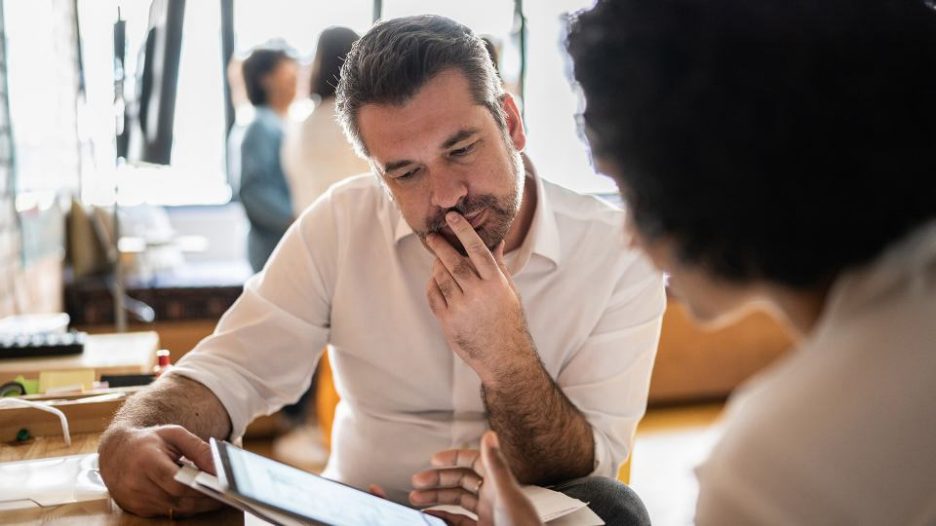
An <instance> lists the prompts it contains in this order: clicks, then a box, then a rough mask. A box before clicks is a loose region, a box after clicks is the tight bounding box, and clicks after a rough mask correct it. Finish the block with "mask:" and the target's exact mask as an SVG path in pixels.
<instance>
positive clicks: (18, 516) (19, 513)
mask: <svg viewBox="0 0 936 526" xmlns="http://www.w3.org/2000/svg"><path fill="white" fill-rule="evenodd" d="M100 436H101V435H100V433H87V434H80V435H73V436H72V445H71V447H68V446H66V445H65V443H64V442H63V441H62V440H61V438H54V437H38V438H35V439H33V440H31V441H29V442H26V443H23V444H16V445H10V444H0V462H13V461H17V460H31V459H39V458H48V457H59V456H64V455H79V454H82V453H94V452H96V451H97V446H98V439H99V438H100ZM0 468H2V464H0ZM0 524H23V525H25V524H55V525H75V526H98V525H118V524H119V525H139V526H156V525H166V524H182V525H186V526H187V525H192V526H201V525H213V524H225V525H227V524H231V525H235V526H241V525H243V524H244V514H243V512H240V511H237V510H235V509H233V508H224V509H221V510H218V511H215V512H211V513H205V514H202V515H197V516H195V517H191V518H188V519H184V520H179V521H171V520H169V519H168V518H166V519H144V518H141V517H137V516H135V515H131V514H129V513H126V512H124V511H123V510H121V509H120V507H119V506H117V504H116V503H115V502H114V501H113V500H111V499H108V500H99V501H95V502H80V503H75V504H64V505H62V506H55V507H51V508H45V509H42V510H16V511H0Z"/></svg>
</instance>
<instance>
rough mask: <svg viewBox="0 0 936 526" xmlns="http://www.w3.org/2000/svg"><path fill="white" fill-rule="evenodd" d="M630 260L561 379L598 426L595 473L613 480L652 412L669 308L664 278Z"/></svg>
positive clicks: (641, 261) (640, 259) (645, 264)
mask: <svg viewBox="0 0 936 526" xmlns="http://www.w3.org/2000/svg"><path fill="white" fill-rule="evenodd" d="M630 260H631V263H630V264H629V265H627V266H626V267H625V269H624V271H623V272H622V273H621V274H620V276H619V277H618V280H617V282H616V284H615V287H614V291H613V293H612V294H611V296H610V299H609V302H608V306H607V308H606V309H605V310H604V312H603V313H602V315H601V318H600V319H599V321H598V323H597V325H596V326H595V328H594V330H593V331H592V333H591V334H590V335H589V336H588V338H587V339H586V341H585V343H584V344H583V345H582V346H581V347H580V348H579V349H578V350H577V351H576V352H575V354H574V355H573V357H572V358H571V359H570V360H569V361H568V363H566V364H565V365H564V367H563V368H562V370H561V371H560V373H559V376H558V378H557V383H558V385H559V386H560V387H561V388H562V390H563V392H565V394H566V396H568V398H569V400H570V401H572V403H574V404H575V406H576V407H577V408H578V409H579V411H581V412H582V414H583V415H584V416H585V418H586V419H587V420H588V422H589V424H591V426H592V432H593V434H594V440H595V466H594V471H593V473H592V474H593V475H601V476H606V477H611V478H615V477H616V475H617V470H618V467H619V466H620V464H621V463H622V462H624V461H625V460H627V457H628V456H629V455H630V452H631V445H632V442H633V438H634V433H635V431H636V429H637V424H638V422H640V419H641V418H642V417H643V415H644V412H645V411H646V407H647V395H648V390H649V387H650V374H651V371H652V369H653V361H654V359H655V357H656V351H657V345H658V343H659V340H660V327H661V324H662V321H663V312H664V310H665V309H666V293H665V291H664V287H663V277H662V275H661V274H659V273H658V272H657V271H655V270H654V269H653V268H652V266H651V265H650V263H649V262H648V261H647V260H646V259H645V258H643V257H638V256H636V255H635V256H634V257H632V258H630Z"/></svg>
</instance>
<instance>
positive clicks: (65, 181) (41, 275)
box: [0, 0, 80, 316]
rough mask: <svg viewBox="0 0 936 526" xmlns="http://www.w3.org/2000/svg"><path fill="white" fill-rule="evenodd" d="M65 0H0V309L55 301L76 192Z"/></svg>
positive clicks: (70, 20)
mask: <svg viewBox="0 0 936 526" xmlns="http://www.w3.org/2000/svg"><path fill="white" fill-rule="evenodd" d="M76 27H77V20H76V14H75V4H74V1H73V0H36V1H30V2H9V1H2V3H0V316H6V315H10V314H22V313H35V312H56V311H60V310H62V266H63V261H64V255H65V235H64V221H65V218H64V213H63V208H64V207H63V206H62V205H63V204H64V203H66V202H67V200H68V198H69V197H70V196H71V195H74V194H75V193H77V191H78V186H79V179H80V175H79V172H80V162H79V159H80V156H79V141H78V132H77V127H76V122H77V120H76V119H77V101H78V94H79V68H78V44H77V42H78V40H77V35H76V32H75V28H76Z"/></svg>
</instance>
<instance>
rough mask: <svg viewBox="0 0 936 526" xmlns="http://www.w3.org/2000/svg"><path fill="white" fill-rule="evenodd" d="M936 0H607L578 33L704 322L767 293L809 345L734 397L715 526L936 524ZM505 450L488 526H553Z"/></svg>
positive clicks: (658, 251)
mask: <svg viewBox="0 0 936 526" xmlns="http://www.w3.org/2000/svg"><path fill="white" fill-rule="evenodd" d="M932 7H933V5H932V2H929V3H924V2H921V1H916V0H881V1H877V2H852V1H847V0H826V1H824V2H812V1H789V0H761V1H758V2H750V1H748V0H717V1H713V2H697V1H694V0H667V1H657V2H646V1H641V0H599V1H598V2H597V3H596V5H595V6H594V7H593V8H592V9H591V10H589V11H587V12H585V13H582V14H581V15H580V16H579V17H578V18H577V19H576V21H575V22H574V23H573V24H572V27H571V30H570V32H569V41H568V49H569V52H570V54H571V56H572V58H573V61H574V63H575V68H574V71H575V78H576V80H577V81H578V82H579V84H580V85H581V88H582V92H583V93H584V95H585V98H586V101H587V104H586V109H585V113H584V122H585V124H586V126H587V133H588V137H589V143H590V145H591V147H592V152H593V155H594V156H595V159H596V161H597V164H598V165H599V166H600V167H601V169H602V171H603V172H604V173H607V174H610V175H612V176H613V177H614V178H615V179H616V180H617V182H618V184H619V187H620V189H621V192H622V195H624V196H625V197H626V198H627V200H628V203H629V205H631V206H629V207H628V210H629V212H630V217H631V219H632V221H630V222H629V224H630V226H631V227H632V229H633V232H634V235H633V236H632V238H633V239H634V240H635V243H636V244H637V245H638V246H639V247H640V248H641V249H642V250H644V251H645V252H646V253H647V254H648V255H649V256H650V258H651V259H652V260H653V262H654V264H655V265H657V266H658V267H659V268H661V269H664V270H665V271H666V272H667V273H668V274H669V276H670V283H669V285H670V287H671V289H672V290H673V292H674V293H675V294H677V295H679V296H680V297H681V299H682V300H683V301H684V303H685V304H686V305H687V307H688V308H689V310H690V311H691V312H692V313H693V315H694V316H695V317H696V318H698V319H700V320H703V321H708V322H717V321H719V320H721V319H723V318H725V317H730V316H732V315H734V314H736V313H738V312H741V311H743V310H744V309H745V308H746V307H749V306H751V305H752V304H758V303H759V304H761V305H766V306H768V307H769V308H770V309H771V311H772V312H773V313H775V315H776V316H777V317H778V318H779V319H780V320H781V321H782V322H784V323H785V324H786V325H787V327H788V328H789V329H790V331H791V333H792V334H793V335H795V336H796V337H797V339H798V340H799V341H798V342H797V348H796V349H793V350H792V351H791V352H790V353H789V354H787V355H786V356H785V357H784V358H783V359H782V360H779V361H778V362H777V363H775V364H774V365H773V366H771V367H770V368H769V369H768V370H765V371H763V372H762V373H760V374H758V375H757V377H755V378H752V379H751V380H750V381H749V382H748V383H747V384H745V385H744V386H743V387H742V388H739V389H738V390H737V391H736V392H735V393H734V394H733V395H732V400H731V402H730V404H729V407H728V410H727V411H726V418H725V421H724V422H723V425H722V426H721V427H722V429H723V433H722V435H721V439H720V441H719V443H718V444H717V445H715V447H714V448H713V450H712V452H711V454H710V456H709V458H708V459H707V460H706V461H705V462H704V463H703V464H701V465H700V466H699V467H698V469H697V470H696V474H697V477H698V482H699V492H698V502H697V506H696V515H695V519H694V521H693V522H694V523H695V524H699V525H702V526H705V525H710V524H711V525H724V524H731V525H734V524H849V525H863V524H869V525H877V524H936V505H934V502H936V501H934V495H936V477H934V475H933V474H934V472H936V456H934V455H933V454H932V453H931V451H932V447H933V444H936V411H934V410H933V401H934V400H936V382H934V381H933V378H934V377H936V352H934V351H936V326H934V324H933V321H934V320H936V177H934V174H936V156H934V155H933V145H934V144H936V97H933V94H934V93H936V76H934V75H932V74H926V73H924V72H927V71H931V70H932V68H933V64H934V63H936V13H934V12H933V10H932ZM609 250H614V249H613V248H609ZM497 442H498V440H497V437H495V436H494V435H493V434H487V435H486V436H485V437H484V440H483V443H482V446H483V447H482V451H483V454H482V455H481V460H480V461H476V460H475V459H476V458H477V454H475V456H474V458H472V459H471V460H472V464H473V466H474V467H475V468H476V470H477V471H480V472H482V473H483V475H484V477H485V483H484V487H483V491H482V493H481V498H480V504H479V505H478V508H477V509H478V511H479V514H480V521H479V522H480V523H481V524H492V523H493V524H497V525H498V526H518V525H528V524H539V521H538V519H537V517H536V514H535V512H533V510H532V509H531V507H530V505H529V502H528V501H526V499H525V498H524V497H523V494H522V493H521V492H520V490H519V488H518V487H517V485H516V482H515V481H514V480H513V477H512V476H511V475H510V472H509V470H508V469H507V463H508V460H509V459H505V458H504V457H503V456H501V455H499V454H498V453H497V451H498V449H500V450H503V451H504V452H506V448H505V447H504V446H505V444H504V443H503V441H501V444H500V448H498V444H497ZM440 460H445V459H440ZM462 462H464V461H462ZM440 463H441V462H440ZM449 518H450V519H451V521H452V522H453V523H458V524H470V521H468V520H467V519H464V518H460V517H451V516H450V517H449Z"/></svg>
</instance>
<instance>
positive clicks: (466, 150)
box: [449, 142, 477, 157]
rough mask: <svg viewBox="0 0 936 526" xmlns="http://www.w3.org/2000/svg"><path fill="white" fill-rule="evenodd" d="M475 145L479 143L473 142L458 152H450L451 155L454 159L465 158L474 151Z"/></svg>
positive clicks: (457, 150)
mask: <svg viewBox="0 0 936 526" xmlns="http://www.w3.org/2000/svg"><path fill="white" fill-rule="evenodd" d="M475 144H477V143H474V142H473V143H471V144H469V145H468V146H464V147H461V148H458V149H456V150H452V151H451V152H449V155H451V156H452V157H464V156H466V155H468V154H469V153H471V152H472V151H473V150H474V148H475Z"/></svg>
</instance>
